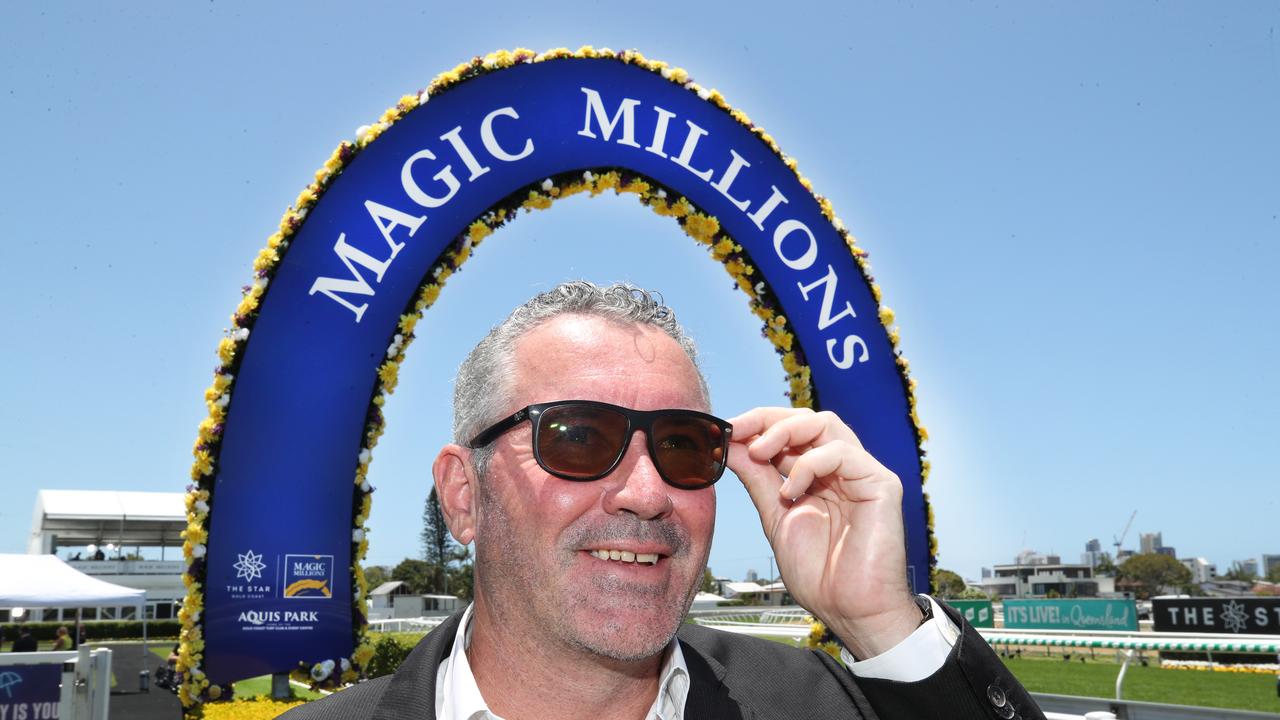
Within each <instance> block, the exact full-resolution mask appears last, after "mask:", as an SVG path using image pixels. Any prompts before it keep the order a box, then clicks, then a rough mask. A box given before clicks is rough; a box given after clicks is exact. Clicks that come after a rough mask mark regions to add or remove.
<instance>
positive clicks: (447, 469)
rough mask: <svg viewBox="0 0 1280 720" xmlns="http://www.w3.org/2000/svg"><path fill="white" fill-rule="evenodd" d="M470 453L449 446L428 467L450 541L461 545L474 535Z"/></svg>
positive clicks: (455, 446) (451, 444)
mask: <svg viewBox="0 0 1280 720" xmlns="http://www.w3.org/2000/svg"><path fill="white" fill-rule="evenodd" d="M470 459H471V451H470V450H468V449H467V448H464V447H462V446H461V445H456V444H454V443H450V444H448V445H445V446H444V448H443V449H441V450H440V454H439V455H437V456H436V461H435V462H434V463H432V464H431V475H432V476H433V477H434V478H435V483H436V497H437V498H439V500H440V509H441V510H443V511H444V520H445V522H446V523H448V525H449V532H450V533H452V534H453V538H454V539H455V540H457V541H458V542H459V543H462V544H463V545H467V544H470V543H471V541H472V540H474V539H475V536H476V513H475V498H476V493H477V492H478V490H477V488H476V476H475V472H474V471H473V469H472V466H471V462H470Z"/></svg>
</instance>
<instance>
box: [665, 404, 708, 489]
mask: <svg viewBox="0 0 1280 720" xmlns="http://www.w3.org/2000/svg"><path fill="white" fill-rule="evenodd" d="M652 443H653V455H654V462H655V464H656V465H657V466H658V470H660V471H661V472H662V474H663V475H665V476H666V479H667V482H669V483H671V484H672V485H675V486H677V487H683V488H700V487H706V486H708V485H710V484H711V483H713V482H715V481H716V480H718V479H719V478H720V474H721V473H722V472H724V462H725V457H724V454H725V438H724V431H723V430H721V429H720V426H719V425H717V424H716V423H714V422H711V421H710V420H708V419H706V418H704V417H699V416H697V415H667V416H665V417H660V418H658V419H656V420H654V421H653V438H652Z"/></svg>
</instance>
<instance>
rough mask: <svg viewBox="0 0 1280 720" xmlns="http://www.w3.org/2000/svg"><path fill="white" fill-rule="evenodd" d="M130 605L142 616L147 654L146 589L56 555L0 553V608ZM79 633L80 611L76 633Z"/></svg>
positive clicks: (145, 652)
mask: <svg viewBox="0 0 1280 720" xmlns="http://www.w3.org/2000/svg"><path fill="white" fill-rule="evenodd" d="M121 605H132V606H135V607H137V608H138V617H139V619H141V620H142V656H143V657H144V658H145V657H146V656H147V612H146V607H147V591H146V590H135V589H133V588H127V587H124V586H123V585H116V584H114V583H109V582H106V581H105V580H99V579H97V578H94V577H90V576H88V575H85V574H84V573H82V572H80V571H79V570H76V569H75V568H73V567H71V566H70V565H68V564H66V563H64V562H62V560H60V559H59V558H58V557H57V556H56V555H17V554H5V553H0V608H18V607H20V608H29V607H37V608H54V607H63V608H65V607H73V608H77V609H78V608H85V607H112V606H121ZM79 636H80V613H79V612H77V613H76V633H75V637H77V638H78V637H79Z"/></svg>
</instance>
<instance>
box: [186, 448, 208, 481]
mask: <svg viewBox="0 0 1280 720" xmlns="http://www.w3.org/2000/svg"><path fill="white" fill-rule="evenodd" d="M192 454H193V455H194V456H195V462H193V463H192V464H191V479H193V480H199V479H200V476H203V475H212V474H213V457H212V456H210V455H209V453H208V452H207V451H205V450H197V451H195V452H194V453H192Z"/></svg>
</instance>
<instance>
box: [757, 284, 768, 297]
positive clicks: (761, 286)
mask: <svg viewBox="0 0 1280 720" xmlns="http://www.w3.org/2000/svg"><path fill="white" fill-rule="evenodd" d="M755 290H756V294H757V295H763V294H764V291H765V290H768V288H767V287H765V284H764V281H763V280H761V281H760V282H758V283H756V287H755Z"/></svg>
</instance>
